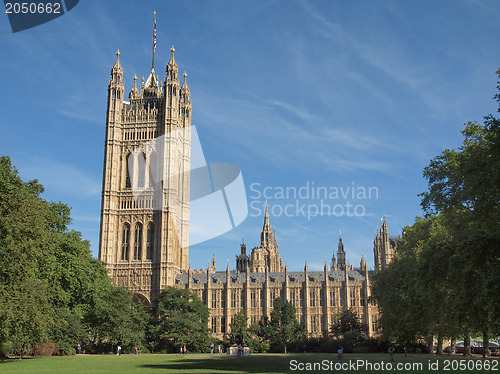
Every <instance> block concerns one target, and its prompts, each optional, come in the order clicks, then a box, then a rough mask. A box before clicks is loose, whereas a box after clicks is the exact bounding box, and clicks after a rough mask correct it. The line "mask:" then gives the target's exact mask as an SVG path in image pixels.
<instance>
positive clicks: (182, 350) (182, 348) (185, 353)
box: [180, 345, 188, 355]
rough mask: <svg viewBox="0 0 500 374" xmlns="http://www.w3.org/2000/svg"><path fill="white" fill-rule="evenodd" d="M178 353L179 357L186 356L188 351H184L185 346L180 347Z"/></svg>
mask: <svg viewBox="0 0 500 374" xmlns="http://www.w3.org/2000/svg"><path fill="white" fill-rule="evenodd" d="M180 353H181V355H187V353H188V350H187V349H186V346H185V345H181V348H180Z"/></svg>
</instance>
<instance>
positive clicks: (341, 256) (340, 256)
mask: <svg viewBox="0 0 500 374" xmlns="http://www.w3.org/2000/svg"><path fill="white" fill-rule="evenodd" d="M337 265H338V268H339V270H345V269H346V260H345V251H344V244H343V243H342V236H341V237H340V238H339V244H338V252H337Z"/></svg>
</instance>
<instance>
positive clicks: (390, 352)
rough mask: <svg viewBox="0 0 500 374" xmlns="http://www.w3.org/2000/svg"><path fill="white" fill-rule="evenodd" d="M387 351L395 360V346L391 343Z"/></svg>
mask: <svg viewBox="0 0 500 374" xmlns="http://www.w3.org/2000/svg"><path fill="white" fill-rule="evenodd" d="M387 352H388V353H389V356H391V361H394V353H395V352H396V348H394V346H393V345H391V346H390V347H389V349H388V350H387Z"/></svg>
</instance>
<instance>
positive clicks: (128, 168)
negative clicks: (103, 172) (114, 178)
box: [124, 153, 132, 188]
mask: <svg viewBox="0 0 500 374" xmlns="http://www.w3.org/2000/svg"><path fill="white" fill-rule="evenodd" d="M124 161H125V188H130V187H132V182H131V179H130V177H131V175H132V167H131V166H132V165H130V164H131V162H132V160H131V159H130V153H129V154H128V155H126V156H125V160H124Z"/></svg>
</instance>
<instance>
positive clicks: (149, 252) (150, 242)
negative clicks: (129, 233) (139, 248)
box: [146, 222, 155, 260]
mask: <svg viewBox="0 0 500 374" xmlns="http://www.w3.org/2000/svg"><path fill="white" fill-rule="evenodd" d="M154 232H155V224H154V223H153V222H150V223H149V225H148V230H147V233H146V259H147V260H152V259H153V254H154Z"/></svg>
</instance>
